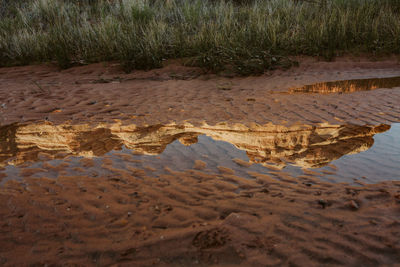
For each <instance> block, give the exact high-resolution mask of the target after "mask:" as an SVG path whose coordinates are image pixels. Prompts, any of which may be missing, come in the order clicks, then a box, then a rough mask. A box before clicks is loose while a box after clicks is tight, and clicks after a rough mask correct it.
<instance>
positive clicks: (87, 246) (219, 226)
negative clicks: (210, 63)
mask: <svg viewBox="0 0 400 267" xmlns="http://www.w3.org/2000/svg"><path fill="white" fill-rule="evenodd" d="M395 76H400V65H399V62H398V61H397V60H396V59H388V60H385V61H379V62H371V61H367V60H365V59H350V58H342V59H337V61H336V62H329V63H327V62H316V61H314V60H311V59H305V60H303V63H302V64H301V65H300V67H297V68H292V69H290V70H287V71H283V70H278V71H274V72H271V73H268V74H266V75H263V76H258V77H246V78H240V77H236V78H228V77H221V76H216V75H212V74H204V73H203V72H202V71H201V70H199V69H195V68H187V67H180V66H177V65H168V66H166V67H165V68H163V69H157V70H152V71H149V72H142V71H140V72H139V71H138V72H133V73H131V74H124V73H123V72H121V71H120V70H119V68H118V66H117V65H114V64H94V65H89V66H81V67H74V68H71V69H68V70H63V71H58V70H57V69H55V68H54V67H51V66H26V67H13V68H2V69H0V126H3V127H2V128H1V129H2V131H1V134H0V138H2V139H4V140H6V139H7V140H9V139H10V136H16V134H15V133H14V134H12V131H17V130H16V129H18V127H19V129H22V130H20V131H21V132H22V133H25V135H24V134H22V135H21V136H24V137H25V138H27V139H26V140H28V141H26V142H25V143H24V139H23V138H22V137H21V138H22V139H21V138H19V139H18V140H17V139H15V140H11V139H10V147H8V146H4V147H0V149H1V151H2V152H4V151H5V152H4V153H3V154H1V157H2V158H1V159H2V160H3V158H4V159H7V160H8V158H16V159H17V160H18V159H21V164H22V165H23V161H24V160H25V158H24V157H31V156H32V154H30V152H29V150H28V149H27V147H28V146H27V144H32V142H33V141H32V140H34V141H35V142H36V143H37V144H39V143H40V144H42V143H43V142H44V141H43V140H42V139H41V137H42V136H43V134H45V135H52V136H54V138H53V139H52V143H51V146H53V147H54V146H57V145H58V146H59V147H61V150H62V151H61V152H63V151H64V150H65V147H68V149H70V152H68V153H70V154H73V155H80V154H79V153H81V152H82V151H86V150H83V149H77V148H76V147H78V146H79V143H77V141H76V140H91V138H92V137H91V135H90V133H91V131H89V130H87V129H86V130H85V131H84V132H85V133H89V134H88V135H82V134H76V135H74V136H78V137H74V138H75V139H73V140H72V139H71V140H72V141H73V142H67V141H66V142H65V143H63V142H60V140H61V139H60V138H61V137H62V138H64V139H65V140H68V138H69V137H70V136H71V130H70V129H72V128H68V124H71V125H80V124H82V125H85V124H91V125H96V124H97V123H117V124H118V125H128V126H126V127H128V128H129V127H142V128H138V129H144V128H146V127H149V126H152V125H155V126H154V127H156V128H155V129H156V130H154V129H153V128H152V129H153V132H154V134H153V135H151V136H152V138H155V140H156V141H157V140H160V145H159V146H162V145H163V144H164V143H168V142H169V141H168V140H167V141H165V140H164V141H163V140H161V139H162V138H169V136H170V134H169V132H168V131H170V132H171V131H172V132H174V134H175V136H176V138H177V139H179V138H180V139H179V141H181V143H182V144H191V143H193V142H195V141H194V139H196V138H197V136H196V135H193V134H192V133H193V132H194V131H195V130H193V129H196V133H197V132H199V133H203V132H202V131H204V132H205V131H209V128H213V127H214V128H215V127H216V128H218V127H219V128H218V129H219V132H217V134H218V136H219V137H218V138H220V139H221V140H224V138H228V137H229V138H231V139H233V140H238V141H235V142H238V144H237V145H238V146H240V145H242V146H246V149H248V150H249V151H250V152H251V153H253V154H254V155H258V156H259V154H260V153H261V152H262V151H261V152H260V151H258V150H257V145H254V144H256V143H257V142H259V141H258V140H260V138H261V139H262V137H252V136H248V135H246V138H247V139H246V140H247V141H246V143H244V142H242V141H241V140H243V138H242V137H240V136H241V135H242V132H240V131H237V133H236V132H232V131H231V130H229V131H228V130H226V129H227V128H229V127H228V126H227V125H235V124H240V125H241V126H240V127H250V128H252V129H264V130H262V131H260V132H261V133H260V134H261V136H262V132H266V131H267V130H265V129H267V128H268V127H267V126H268V125H277V126H276V127H275V126H274V127H275V128H274V131H276V129H277V128H279V127H280V128H279V129H282V128H284V127H288V128H284V129H292V131H294V130H293V129H296V131H297V128H296V127H301V129H302V135H304V136H306V137H307V138H309V137H310V136H311V137H312V138H314V139H312V138H311V137H310V138H309V140H314V141H315V140H317V141H318V140H320V139H319V136H326V135H327V133H325V131H326V129H329V134H330V135H333V134H332V133H331V132H332V130H331V129H342V128H343V127H345V129H348V127H349V126H340V125H353V124H354V125H361V126H362V127H364V128H359V127H356V128H357V129H361V130H358V131H360V133H362V135H363V136H364V137H363V138H366V139H367V142H363V143H362V144H364V143H366V144H367V146H369V145H368V144H369V143H368V142H369V141H368V140H370V139H371V136H372V135H373V134H374V133H376V132H381V131H384V130H386V128H384V127H386V126H379V128H377V127H378V125H381V124H382V125H383V124H388V125H390V123H392V122H399V120H400V105H399V103H400V90H399V89H400V88H399V86H398V85H397V84H396V83H397V82H396V81H395V82H394V84H390V86H388V87H391V88H386V89H385V88H383V89H377V88H376V86H375V85H376V84H377V82H376V81H372V83H371V84H367V85H365V83H363V84H361V85H360V84H358V83H354V84H352V85H351V86H350V88H354V89H352V91H353V92H341V91H340V90H338V89H332V88H333V87H332V86H330V87H329V86H327V85H326V84H325V85H321V88H322V89H321V92H322V93H304V92H302V91H301V90H300V92H299V90H294V89H293V88H302V87H303V86H304V85H310V84H313V83H320V82H325V81H337V80H345V79H366V78H385V77H395ZM379 82H381V81H379ZM392 82H393V81H392ZM328 87H329V88H330V89H329V88H328ZM361 87H362V88H364V89H360V88H361ZM327 88H328V89H327ZM365 88H367V89H371V90H367V91H365ZM316 90H317V89H316V87H315V86H314V87H312V91H313V92H315V91H316ZM317 91H318V90H317ZM330 91H333V93H329V92H330ZM38 120H40V121H41V122H40V123H39V124H35V123H33V122H35V121H38ZM43 121H49V122H48V123H46V122H45V123H43ZM16 122H18V123H21V122H24V123H26V124H25V125H28V126H22V127H21V126H18V127H17V126H15V127H14V126H7V127H5V125H8V124H11V123H16ZM28 122H29V123H33V124H29V123H28ZM50 122H51V123H50ZM173 123H175V124H177V125H181V124H184V123H190V125H191V126H190V127H193V129H192V128H190V130H188V131H186V132H185V131H184V130H182V129H181V128H176V127H172V128H171V127H169V128H168V127H166V126H163V127H164V128H163V127H162V125H166V124H169V125H171V124H173ZM204 123H207V125H208V126H209V128H207V129H204V127H203V128H199V125H204ZM29 125H33V126H29ZM35 125H42V126H41V127H47V128H46V129H47V130H43V131H39V133H38V132H37V131H36V132H35V129H33V130H32V129H30V128H29V127H34V126H35ZM43 125H45V126H43ZM57 125H60V126H57ZM132 125H135V126H132ZM221 125H223V126H224V127H225V128H224V127H222V126H221ZM296 125H297V126H296ZM298 125H301V126H298ZM304 125H307V126H304ZM317 125H319V126H321V125H331V126H329V127H325V128H323V129H322V130H321V129H320V128H310V127H313V126H317ZM332 125H333V126H332ZM334 125H337V126H334ZM365 125H369V126H365ZM24 127H25V128H24ZM57 127H58V128H57ZM74 127H81V126H74ZM82 127H83V126H82ZM85 127H86V126H85ZM121 127H122V126H121ZM143 127H144V128H143ZM165 127H166V128H165ZM196 127H197V128H196ZM221 127H222V128H223V129H222V130H223V131H222V130H221V129H220V128H221ZM237 127H239V126H237ZM263 127H264V128H263ZM265 127H267V128H265ZM293 127H294V128H293ZM304 127H306V128H305V130H304ZM351 127H353V126H351ZM354 127H355V126H354ZM382 127H383V128H382ZM103 128H104V127H103ZM103 128H102V129H103ZM128 128H127V129H128ZM381 128H382V129H381ZM68 129H69V132H68ZM135 129H136V128H135ZM146 129H147V128H146ZM160 129H161V130H160ZM229 129H231V128H229ZM310 129H311V130H310ZM101 131H103V132H101V133H100V135H101V136H103V137H104V140H107V142H111V143H104V144H102V145H103V146H104V147H99V142H100V143H102V142H103V141H104V140H103V139H101V140H99V139H96V140H92V141H90V142H92V143H95V144H96V146H93V147H91V148H90V149H87V151H91V153H94V155H96V151H100V152H99V155H101V154H102V153H103V152H102V151H103V150H104V151H107V150H110V149H113V148H114V147H118V146H121V144H122V143H124V145H127V144H130V145H132V146H135V149H137V147H139V148H140V149H142V150H145V151H147V150H151V149H153V150H154V149H155V148H154V147H151V148H149V147H148V146H146V142H147V141H146V140H145V139H143V136H142V135H140V134H138V135H135V136H136V137H135V138H136V139H135V142H136V143H134V142H132V140H131V139H129V138H128V139H127V138H125V139H124V136H126V135H124V134H125V132H123V131H121V130H118V131H117V130H113V128H110V129H108V130H107V129H105V130H104V129H103V130H101ZM268 131H272V130H271V128H268ZM280 131H281V130H280ZM285 131H288V130H285ZM128 132H129V131H128ZM166 132H167V133H168V134H167V135H166V134H165V133H166ZM215 132H216V131H213V133H214V134H215ZM227 132H229V134H227ZM303 132H304V134H303ZM314 132H315V133H317V134H315V133H314ZM31 133H34V134H33V135H32V134H31ZM360 133H358V134H360ZM29 134H30V135H29ZM98 134H99V133H97V135H96V136H99V135H98ZM110 135H112V136H117V137H118V138H109V137H108V136H110ZM35 136H36V137H35ZM60 136H61V137H60ZM165 136H166V137H165ZM333 136H336V135H333ZM350 136H351V138H354V135H350ZM157 137H159V138H158V139H157ZM239 137H240V138H242V139H240V138H239ZM29 138H30V139H29ZM32 138H33V139H32ZM141 138H142V139H141ZM146 138H147V137H146ZM315 138H316V139H315ZM335 138H336V139H334V141H335V144H341V143H340V142H341V141H340V140H342V138H337V137H335ZM64 139H63V140H64ZM92 139H93V138H92ZM278 139H279V138H278ZM292 139H293V138H292ZM294 139H296V140H297V137H296V138H294ZM4 140H2V141H4ZM21 140H22V141H21ZM46 140H47V141H46V142H47V143H46V142H44V143H43V145H40V146H36V147H38V148H40V149H41V150H40V149H39V150H40V151H39V152H40V153H42V152H43V151H42V150H46V148H45V146H46V144H47V145H48V144H49V142H48V139H46ZM110 140H111V141H110ZM121 140H122V141H121ZM138 140H139V141H140V142H139V141H138ZM279 140H281V139H279ZM41 142H42V143H41ZM85 142H86V141H85ZM104 142H105V141H104ZM163 142H164V143H163ZM232 142H234V141H232ZM315 142H316V141H315ZM3 143H4V142H3ZM86 143H88V142H86ZM86 143H85V144H86ZM17 144H22V147H25V148H26V150H23V149H20V150H19V153H15V154H13V153H14V152H13V151H15V149H14V150H13V147H12V146H17ZM138 144H139V145H138ZM265 145H266V146H274V145H276V142H272V143H265ZM64 146H65V147H64ZM335 146H337V145H335ZM281 147H282V146H279V148H281ZM340 147H342V146H340ZM63 149H64V150H63ZM96 149H97V150H96ZM146 149H147V150H146ZM157 149H158V148H157ZM346 149H348V150H351V151H352V150H357V149H358V150H360V149H362V146H361V145H359V146H356V147H346ZM153 150H151V151H153ZM336 150H337V149H336ZM77 151H79V153H78V152H77ZM277 151H279V152H280V153H283V152H285V151H286V150H284V151H282V149H277ZM288 151H289V150H288ZM36 152H37V153H36ZM36 152H34V153H33V157H40V155H39V154H38V153H39V152H38V151H36ZM64 152H65V151H64ZM74 153H76V154H74ZM285 153H286V152H285ZM309 154H310V155H311V154H313V153H311V152H310V153H309ZM320 160H324V158H322V157H321V158H320ZM93 161H94V160H93V159H90V158H83V159H82V160H81V162H80V164H81V165H82V166H81V167H82V169H85V168H87V169H89V168H91V167H93V166H94V162H93ZM236 163H237V164H239V165H241V166H243V167H246V166H247V165H246V164H248V163H247V162H244V161H241V160H236ZM18 164H19V163H18ZM68 164H69V162H68V161H67V160H66V161H65V162H61V163H60V164H59V166H57V167H56V168H57V172H59V173H62V174H63V175H61V176H58V178H57V179H50V178H46V177H45V176H44V177H33V176H32V175H31V174H29V173H28V174H26V175H24V177H22V178H21V179H22V180H13V179H11V180H8V181H7V182H5V183H3V184H2V185H1V186H0V265H3V266H25V265H34V266H36V265H38V266H42V265H74V266H75V265H78V266H90V265H93V266H96V265H98V266H111V265H114V266H152V265H155V266H235V265H242V266H282V265H290V266H334V265H349V266H377V265H385V266H396V264H399V262H400V241H399V240H400V182H395V181H389V182H381V183H378V184H371V185H367V184H364V185H358V186H355V185H349V184H344V183H328V182H322V181H321V180H319V179H318V178H317V177H315V176H313V175H312V172H311V171H310V175H304V176H303V177H296V178H294V177H291V176H290V175H287V174H285V173H284V172H281V171H280V170H279V169H277V170H276V175H275V176H274V177H272V176H270V175H266V174H260V173H258V172H251V171H249V172H248V175H249V176H250V177H251V178H250V179H244V178H243V177H241V176H240V175H237V174H236V173H235V172H234V171H232V169H230V168H228V167H224V166H220V167H219V168H218V169H219V172H216V173H214V174H213V173H209V172H206V171H205V168H206V164H205V163H204V162H201V161H196V163H195V164H194V166H193V168H191V169H188V170H186V171H176V170H172V169H168V168H165V171H164V172H163V173H162V174H161V175H158V176H152V175H151V173H150V174H149V172H146V171H145V170H144V169H141V168H136V169H134V168H131V169H125V168H115V167H114V166H113V164H112V162H111V161H110V160H109V159H108V158H107V157H104V158H102V167H103V168H106V169H108V170H110V171H111V175H110V174H109V173H108V175H99V176H97V177H90V176H89V175H77V174H74V175H70V174H68V172H63V170H64V169H66V168H67V167H68ZM1 168H3V170H4V168H5V166H2V165H0V170H1ZM33 172H34V171H33ZM83 173H84V172H83ZM1 176H4V173H3V172H1V173H0V180H2V179H4V178H5V177H1ZM276 176H279V177H280V178H279V179H276Z"/></svg>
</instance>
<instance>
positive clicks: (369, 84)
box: [289, 76, 400, 93]
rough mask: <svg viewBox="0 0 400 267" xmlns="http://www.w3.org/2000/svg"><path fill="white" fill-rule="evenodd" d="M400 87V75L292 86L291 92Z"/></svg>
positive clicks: (346, 90)
mask: <svg viewBox="0 0 400 267" xmlns="http://www.w3.org/2000/svg"><path fill="white" fill-rule="evenodd" d="M394 87H400V76H398V77H390V78H373V79H355V80H345V81H335V82H323V83H316V84H311V85H305V86H303V87H298V88H291V89H289V92H290V93H351V92H356V91H369V90H374V89H378V88H394Z"/></svg>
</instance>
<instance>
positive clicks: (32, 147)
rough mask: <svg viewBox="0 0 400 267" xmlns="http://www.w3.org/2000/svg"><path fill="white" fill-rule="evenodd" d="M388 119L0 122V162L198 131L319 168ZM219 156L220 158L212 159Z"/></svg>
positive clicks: (366, 139) (149, 148)
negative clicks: (360, 122)
mask: <svg viewBox="0 0 400 267" xmlns="http://www.w3.org/2000/svg"><path fill="white" fill-rule="evenodd" d="M388 129H390V126H389V125H384V124H382V125H379V126H357V125H343V126H339V125H328V124H325V125H320V126H309V125H295V126H291V127H285V126H280V125H273V124H269V125H264V126H255V127H252V128H247V127H245V126H243V125H239V124H237V125H233V126H228V125H226V124H219V125H216V126H209V125H203V126H201V127H195V126H192V125H190V124H185V125H154V126H149V127H136V126H135V125H128V126H123V125H120V124H113V125H98V126H95V127H93V126H90V125H52V124H50V123H48V122H40V123H34V124H13V125H8V126H3V127H0V167H5V166H7V165H17V166H18V165H21V164H23V163H27V162H32V161H33V162H35V161H41V160H42V159H43V158H45V159H46V160H48V159H62V158H65V157H66V156H70V155H71V156H80V157H93V156H102V155H104V154H106V153H107V152H109V151H112V150H121V149H122V148H123V147H124V148H127V149H130V150H134V151H135V152H136V153H141V154H145V155H158V154H161V153H163V151H164V150H165V149H166V147H167V146H168V144H171V143H172V142H174V141H175V140H178V141H179V142H180V143H182V144H184V145H186V146H189V145H192V144H195V143H197V141H198V136H200V135H206V136H209V137H211V138H212V139H214V140H217V141H225V142H228V143H230V144H232V145H234V146H235V147H236V148H237V149H240V150H243V151H245V152H246V154H247V156H248V159H249V161H250V162H252V163H261V164H265V165H270V164H273V165H274V166H275V167H277V168H284V167H285V166H286V165H287V163H288V162H290V163H291V164H293V165H296V166H299V167H303V168H318V167H321V166H324V165H327V164H328V163H329V162H331V161H333V160H336V159H338V158H340V157H342V156H344V155H350V154H355V153H359V152H362V151H365V150H367V149H368V148H370V147H371V146H372V145H373V143H374V139H373V136H374V135H375V134H377V133H382V132H385V131H387V130H388ZM216 160H218V159H216Z"/></svg>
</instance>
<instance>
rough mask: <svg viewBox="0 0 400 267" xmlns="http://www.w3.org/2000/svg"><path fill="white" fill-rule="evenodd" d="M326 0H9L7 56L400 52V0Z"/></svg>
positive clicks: (127, 60)
mask: <svg viewBox="0 0 400 267" xmlns="http://www.w3.org/2000/svg"><path fill="white" fill-rule="evenodd" d="M316 1H317V0H315V1H314V2H316ZM319 1H321V0H319ZM324 2H326V4H318V3H310V2H308V1H294V0H245V1H243V2H232V1H222V0H214V1H210V0H108V1H107V0H80V1H79V0H75V1H74V0H30V1H28V0H24V1H12V0H0V65H1V66H9V65H23V64H32V63H39V62H52V61H56V62H57V64H58V65H59V66H60V67H62V68H66V67H69V66H71V65H76V64H87V63H92V62H100V61H114V60H117V61H120V62H121V64H122V66H123V67H124V68H125V70H127V71H130V70H132V69H151V68H157V67H160V66H162V62H163V61H164V60H166V59H175V58H185V59H187V60H186V61H187V64H190V65H195V66H200V67H203V68H206V69H208V70H212V71H215V72H218V71H222V70H226V69H228V70H229V71H232V72H234V73H237V74H240V75H249V74H258V73H262V72H264V71H265V70H266V69H272V68H276V67H277V66H283V67H289V66H290V65H291V64H293V61H291V60H290V58H291V57H292V56H297V55H310V56H318V57H323V58H325V59H327V60H330V59H332V58H333V57H334V56H336V55H340V54H343V53H346V54H349V53H350V54H359V53H369V54H374V55H376V54H378V55H381V54H400V0H327V1H324ZM15 3H17V4H15Z"/></svg>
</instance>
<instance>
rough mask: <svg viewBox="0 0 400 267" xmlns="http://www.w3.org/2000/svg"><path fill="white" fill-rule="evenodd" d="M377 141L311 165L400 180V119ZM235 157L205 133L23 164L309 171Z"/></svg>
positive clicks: (327, 171)
mask: <svg viewBox="0 0 400 267" xmlns="http://www.w3.org/2000/svg"><path fill="white" fill-rule="evenodd" d="M374 140H375V142H374V145H373V146H372V147H371V148H370V149H368V150H367V151H364V152H360V153H357V154H354V155H344V156H342V157H341V158H339V159H337V160H333V161H332V162H330V164H329V165H328V166H324V167H321V168H316V169H311V170H312V171H313V172H315V173H317V174H316V175H317V177H319V178H320V179H321V180H324V181H331V182H353V180H354V179H359V180H360V181H362V182H367V183H374V182H379V181H384V180H400V124H393V125H392V126H391V129H390V130H389V131H386V132H384V133H380V134H376V135H375V136H374ZM235 158H236V159H242V160H244V161H249V158H248V156H247V154H246V152H245V151H243V150H239V149H237V148H236V147H235V146H234V145H232V144H230V143H228V142H224V141H215V140H214V139H212V138H211V137H208V136H205V135H200V136H199V137H198V142H197V143H195V144H192V145H190V146H185V145H183V144H182V143H180V142H179V141H178V140H175V141H174V142H172V143H171V144H169V145H168V146H167V147H166V149H165V150H164V151H163V153H161V154H159V155H139V154H135V153H133V151H132V150H129V149H127V148H125V147H124V148H123V149H122V150H120V151H115V150H113V151H110V152H108V153H106V154H105V155H104V156H102V157H94V158H93V162H94V166H89V167H88V166H83V165H82V164H81V162H80V161H81V159H83V158H82V157H74V156H68V157H67V158H65V159H62V160H60V159H57V160H49V161H42V162H34V163H30V164H29V167H27V168H24V169H25V170H26V169H34V168H41V169H43V171H37V172H35V173H34V174H33V175H32V176H31V177H49V178H56V177H59V176H64V175H65V176H68V175H85V176H92V177H98V176H106V177H110V178H112V177H114V176H116V174H115V171H114V170H113V169H112V168H116V169H118V170H124V171H126V172H128V173H132V170H134V169H140V170H144V171H145V173H146V174H147V175H148V176H150V177H157V176H159V175H160V174H165V173H168V171H166V168H169V169H171V170H173V171H185V170H190V169H193V166H194V164H195V161H196V160H201V161H203V162H205V163H206V164H207V166H206V168H205V169H203V170H201V171H203V172H206V173H213V174H215V173H219V170H218V168H217V167H218V166H224V167H228V168H230V169H232V170H234V172H235V175H237V176H240V177H246V178H250V176H249V174H248V173H247V172H248V171H253V172H258V173H263V174H269V175H271V176H273V177H274V176H276V177H278V174H279V173H282V172H285V173H288V174H291V175H293V176H297V175H304V174H305V173H304V172H303V170H302V169H301V168H300V167H297V166H294V165H290V164H289V165H287V166H286V167H284V168H283V169H282V170H281V171H274V170H270V169H268V168H266V167H264V166H261V165H260V164H253V165H252V166H250V167H244V166H240V165H238V164H236V163H235V162H234V161H232V160H233V159H235ZM107 160H111V162H112V164H111V165H109V166H111V168H108V167H104V165H103V164H104V161H107ZM65 163H68V164H67V166H66V167H64V168H61V169H62V171H59V169H52V168H51V166H53V167H55V166H58V165H60V164H65ZM46 165H47V166H46ZM332 165H333V166H332ZM49 166H50V167H49ZM20 171H21V169H20V168H19V167H14V166H7V167H6V168H5V172H6V173H7V175H8V177H7V178H4V179H3V181H2V183H4V182H5V181H7V180H9V179H10V178H11V177H12V178H13V179H16V178H17V177H20V174H21V173H20ZM17 179H18V178H17Z"/></svg>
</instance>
